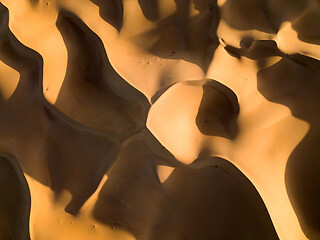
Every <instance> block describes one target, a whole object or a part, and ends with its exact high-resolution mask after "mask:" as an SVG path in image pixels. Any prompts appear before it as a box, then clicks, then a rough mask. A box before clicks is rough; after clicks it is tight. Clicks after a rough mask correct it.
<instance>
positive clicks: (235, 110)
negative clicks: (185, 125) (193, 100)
mask: <svg viewBox="0 0 320 240" xmlns="http://www.w3.org/2000/svg"><path fill="white" fill-rule="evenodd" d="M202 88H203V96H202V99H201V103H200V106H199V111H198V114H197V117H196V124H197V126H198V129H199V130H200V132H201V133H203V134H205V135H209V136H220V137H225V138H229V139H234V138H235V137H236V136H237V134H238V124H237V117H238V114H239V111H240V109H239V103H238V98H237V96H236V95H235V93H234V92H233V91H232V90H231V89H230V88H228V87H226V86H225V85H223V84H221V83H219V82H217V81H215V80H211V79H208V81H207V82H206V83H205V84H203V86H202Z"/></svg>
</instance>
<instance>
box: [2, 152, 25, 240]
mask: <svg viewBox="0 0 320 240" xmlns="http://www.w3.org/2000/svg"><path fill="white" fill-rule="evenodd" d="M0 194H1V198H0V238H1V239H7V240H16V239H18V240H30V234H29V214H30V205H31V201H30V192H29V187H28V184H27V181H26V179H25V177H24V175H23V173H22V171H21V168H20V166H19V165H18V163H17V161H16V159H15V158H14V157H13V156H9V155H7V154H3V153H1V154H0Z"/></svg>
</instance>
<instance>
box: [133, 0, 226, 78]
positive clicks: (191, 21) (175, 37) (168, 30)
mask: <svg viewBox="0 0 320 240" xmlns="http://www.w3.org/2000/svg"><path fill="white" fill-rule="evenodd" d="M191 3H192V4H193V5H191ZM175 4H176V11H175V12H174V13H173V14H172V15H170V16H168V17H166V18H164V19H161V20H158V21H155V22H154V23H155V27H154V28H153V29H152V30H150V31H148V32H145V33H143V34H141V35H139V36H137V37H136V38H135V39H134V42H135V43H136V44H137V45H138V46H139V47H141V48H145V49H146V50H147V51H148V52H150V53H151V54H154V55H156V56H158V57H161V58H165V59H183V60H185V61H187V62H191V63H195V64H197V65H198V66H199V67H200V68H201V69H202V70H203V71H204V72H206V71H207V70H208V67H209V64H210V62H211V61H212V58H213V55H214V52H215V50H216V48H217V47H218V45H219V41H218V38H217V28H218V24H219V21H220V13H219V7H218V6H217V2H216V0H206V1H199V0H193V1H191V0H187V1H185V0H175ZM191 6H194V7H195V10H196V11H197V12H198V13H197V14H196V15H195V16H191V15H190V8H191ZM154 38H156V39H157V40H156V41H155V42H154V43H152V44H151V45H150V44H149V43H148V44H147V45H148V47H146V44H145V43H146V42H149V41H150V40H149V39H154Z"/></svg>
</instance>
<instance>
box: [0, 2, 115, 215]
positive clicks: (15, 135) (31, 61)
mask: <svg viewBox="0 0 320 240" xmlns="http://www.w3.org/2000/svg"><path fill="white" fill-rule="evenodd" d="M0 10H1V11H2V12H3V13H4V14H3V15H1V16H2V18H1V19H0V21H1V23H2V25H1V28H0V35H1V46H0V60H1V61H3V62H4V63H5V64H7V65H8V66H10V67H11V68H13V69H15V70H17V71H18V72H19V73H20V79H19V83H18V85H17V88H16V89H15V91H14V93H13V94H12V96H11V97H10V98H9V99H8V100H6V101H2V103H1V104H2V105H1V108H0V120H1V124H0V135H1V136H2V138H3V139H4V138H6V139H8V140H7V141H4V140H1V142H0V148H1V150H2V151H5V152H8V153H9V154H12V155H14V156H17V159H18V161H19V164H20V165H21V168H22V170H23V172H24V173H26V174H28V175H29V176H31V177H32V178H34V179H35V180H37V181H39V182H40V183H42V184H44V185H46V186H49V187H50V188H51V189H52V190H53V191H54V192H55V194H56V198H57V199H58V198H59V194H60V193H61V192H62V190H68V191H69V192H70V193H71V195H72V200H71V202H70V203H69V204H68V206H67V207H66V211H68V212H69V213H72V214H74V215H76V214H77V213H78V212H79V210H80V208H81V206H82V205H83V204H84V202H85V201H86V200H87V199H88V198H89V197H90V196H91V194H92V193H93V192H94V191H95V190H96V188H97V187H98V185H99V183H100V181H101V179H102V177H103V176H104V174H105V172H106V170H107V169H108V168H109V167H110V166H111V165H112V163H113V161H114V160H115V157H116V155H117V152H118V146H119V143H118V140H117V139H115V138H114V136H112V135H108V134H101V133H100V132H98V131H96V130H94V129H92V128H89V127H87V126H85V125H82V124H79V123H78V122H76V121H74V120H72V119H70V118H68V117H66V116H65V115H64V114H62V113H61V112H59V111H58V110H57V109H56V108H55V107H54V106H53V105H51V104H49V103H48V102H47V101H46V99H45V98H44V96H43V92H42V68H43V60H42V57H41V56H40V55H39V54H38V53H37V52H35V51H34V50H32V49H30V48H27V47H26V46H24V45H23V44H22V43H20V42H19V41H18V39H17V38H16V37H15V36H14V35H13V34H12V33H11V31H10V30H9V28H8V10H7V9H6V8H5V7H4V6H2V5H0Z"/></svg>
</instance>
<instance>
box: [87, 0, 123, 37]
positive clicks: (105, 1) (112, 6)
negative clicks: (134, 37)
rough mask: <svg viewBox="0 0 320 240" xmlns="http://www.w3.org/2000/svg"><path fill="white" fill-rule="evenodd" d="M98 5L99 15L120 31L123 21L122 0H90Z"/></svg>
mask: <svg viewBox="0 0 320 240" xmlns="http://www.w3.org/2000/svg"><path fill="white" fill-rule="evenodd" d="M91 2H93V3H94V4H96V5H97V6H98V7H99V13H100V17H101V18H102V19H103V20H105V21H106V22H107V23H109V24H111V25H112V26H113V27H114V28H115V29H117V30H118V32H120V30H121V27H122V21H123V3H122V0H91Z"/></svg>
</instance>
